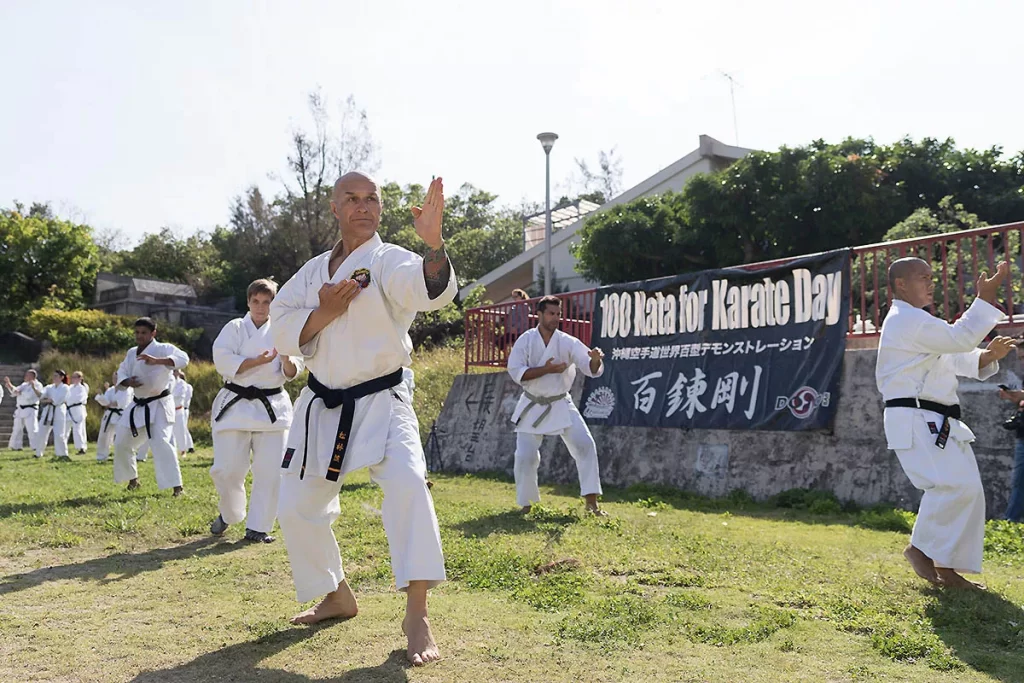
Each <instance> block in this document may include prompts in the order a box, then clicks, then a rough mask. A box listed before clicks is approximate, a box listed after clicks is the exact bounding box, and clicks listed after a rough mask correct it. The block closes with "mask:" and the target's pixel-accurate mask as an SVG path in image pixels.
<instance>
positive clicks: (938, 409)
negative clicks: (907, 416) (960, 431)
mask: <svg viewBox="0 0 1024 683" xmlns="http://www.w3.org/2000/svg"><path fill="white" fill-rule="evenodd" d="M885 407H886V408H919V409H920V410H930V411H932V412H933V413H938V414H939V415H941V416H942V426H941V427H939V435H938V436H937V437H935V445H936V446H938V447H939V448H945V447H946V441H948V440H949V418H953V419H954V420H959V419H960V406H959V405H952V406H947V405H945V404H944V403H936V402H935V401H926V400H924V399H923V398H893V399H889V400H888V401H886V402H885Z"/></svg>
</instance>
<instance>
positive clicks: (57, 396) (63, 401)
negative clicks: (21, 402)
mask: <svg viewBox="0 0 1024 683" xmlns="http://www.w3.org/2000/svg"><path fill="white" fill-rule="evenodd" d="M69 388H70V387H69V386H68V385H67V384H64V383H63V382H61V383H60V384H48V385H46V388H45V389H43V396H42V398H48V399H50V400H51V401H52V402H53V407H52V408H51V407H50V406H39V428H40V429H42V428H43V418H44V417H45V416H49V414H50V411H51V410H53V415H54V420H53V421H51V420H49V419H47V420H46V422H47V424H46V426H47V427H49V426H51V425H52V426H56V424H57V421H56V417H57V416H58V415H63V416H65V417H66V416H67V402H68V389H69ZM57 438H59V437H55V438H54V441H56V439H57Z"/></svg>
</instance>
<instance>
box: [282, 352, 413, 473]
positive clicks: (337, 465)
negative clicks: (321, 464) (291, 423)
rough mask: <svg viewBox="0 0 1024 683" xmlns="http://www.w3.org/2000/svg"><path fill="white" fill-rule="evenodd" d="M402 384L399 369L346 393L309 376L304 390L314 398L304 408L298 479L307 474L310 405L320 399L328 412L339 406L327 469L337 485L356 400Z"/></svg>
mask: <svg viewBox="0 0 1024 683" xmlns="http://www.w3.org/2000/svg"><path fill="white" fill-rule="evenodd" d="M401 383H402V368H398V369H397V370H395V371H394V372H392V373H390V374H388V375H384V376H383V377H377V378H376V379H371V380H369V381H368V382H363V383H362V384H357V385H355V386H354V387H349V388H348V389H328V388H327V387H325V386H324V385H323V384H322V383H321V382H320V380H318V379H317V378H316V377H315V376H314V375H313V373H309V380H308V381H307V382H306V386H308V387H309V388H310V390H311V391H312V392H313V394H314V396H313V398H312V399H310V401H309V404H308V405H307V406H306V434H305V439H304V441H303V444H302V469H300V470H299V479H302V478H303V477H304V476H305V474H306V455H307V453H308V451H309V410H310V408H312V406H313V401H315V400H317V399H320V400H321V401H323V402H324V406H325V407H326V408H327V409H328V410H333V409H334V408H337V407H338V406H341V418H340V419H339V420H338V435H337V437H336V438H335V440H334V451H333V452H332V453H331V464H330V466H329V467H328V468H327V479H328V481H338V478H339V477H340V476H341V465H342V462H344V460H345V451H347V450H348V437H349V434H350V433H351V431H352V421H353V419H355V415H356V399H360V398H363V397H366V396H370V395H371V394H376V393H380V392H381V391H387V390H388V389H391V388H394V387H397V386H398V385H399V384H401Z"/></svg>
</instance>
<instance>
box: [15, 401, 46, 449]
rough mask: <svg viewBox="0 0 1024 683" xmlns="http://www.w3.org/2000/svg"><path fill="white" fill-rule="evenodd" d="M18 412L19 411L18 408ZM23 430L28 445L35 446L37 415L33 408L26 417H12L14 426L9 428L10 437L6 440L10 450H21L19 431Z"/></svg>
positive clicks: (37, 425)
mask: <svg viewBox="0 0 1024 683" xmlns="http://www.w3.org/2000/svg"><path fill="white" fill-rule="evenodd" d="M18 412H21V411H20V410H19V411H18ZM23 430H24V432H25V435H26V436H27V437H28V447H29V448H35V445H36V443H35V442H36V432H38V431H39V416H38V415H37V414H36V411H34V410H33V411H32V412H31V414H30V415H29V416H28V417H16V418H14V428H13V429H12V430H11V438H10V439H9V440H8V441H7V447H8V448H10V449H11V450H12V451H18V450H21V446H22V436H21V433H22V431H23Z"/></svg>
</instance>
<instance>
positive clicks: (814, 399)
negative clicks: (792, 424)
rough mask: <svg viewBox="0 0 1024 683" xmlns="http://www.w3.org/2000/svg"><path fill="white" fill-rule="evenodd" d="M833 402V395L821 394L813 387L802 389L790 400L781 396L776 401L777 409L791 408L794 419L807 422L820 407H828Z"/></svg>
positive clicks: (794, 393)
mask: <svg viewBox="0 0 1024 683" xmlns="http://www.w3.org/2000/svg"><path fill="white" fill-rule="evenodd" d="M830 401H831V394H830V393H829V392H827V391H826V392H825V393H823V394H819V393H818V392H817V391H816V390H815V389H813V388H812V387H807V386H804V387H800V388H799V389H797V390H796V391H794V392H793V395H792V396H790V397H789V398H786V397H785V396H779V397H778V398H777V399H775V409H776V410H782V409H783V408H789V412H791V413H793V417H795V418H797V419H799V420H806V419H807V418H809V417H810V416H811V415H813V414H814V411H815V410H817V409H818V406H828V404H829V403H830Z"/></svg>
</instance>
